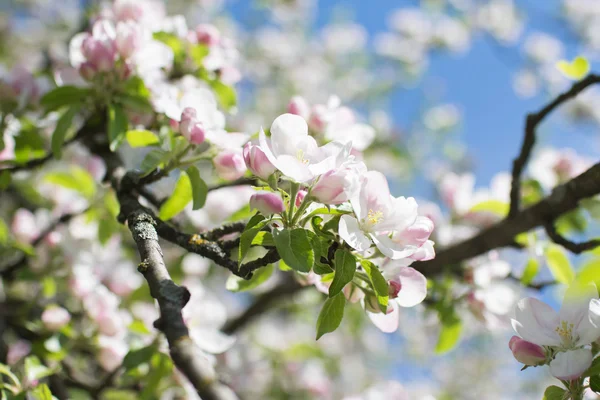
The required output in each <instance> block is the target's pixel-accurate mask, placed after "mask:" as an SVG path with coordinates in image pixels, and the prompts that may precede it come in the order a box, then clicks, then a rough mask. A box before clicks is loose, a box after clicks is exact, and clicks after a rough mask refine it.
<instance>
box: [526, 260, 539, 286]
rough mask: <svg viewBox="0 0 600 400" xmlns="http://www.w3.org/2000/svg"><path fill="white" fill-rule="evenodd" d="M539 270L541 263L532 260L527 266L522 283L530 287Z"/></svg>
mask: <svg viewBox="0 0 600 400" xmlns="http://www.w3.org/2000/svg"><path fill="white" fill-rule="evenodd" d="M539 269H540V262H539V261H538V260H537V259H536V258H530V259H529V261H527V264H526V265H525V269H524V270H523V275H521V283H522V284H523V285H525V286H527V285H529V284H530V283H531V282H532V281H533V278H535V276H536V275H537V273H538V271H539Z"/></svg>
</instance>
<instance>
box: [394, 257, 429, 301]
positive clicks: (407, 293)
mask: <svg viewBox="0 0 600 400" xmlns="http://www.w3.org/2000/svg"><path fill="white" fill-rule="evenodd" d="M398 278H399V279H400V283H401V284H402V288H401V289H400V292H398V297H396V302H397V303H398V305H400V307H414V306H416V305H417V304H419V303H421V302H422V301H423V300H425V296H427V278H425V277H424V276H423V274H421V273H420V272H419V271H417V270H416V269H414V268H410V267H405V268H402V269H401V270H400V273H399V274H398Z"/></svg>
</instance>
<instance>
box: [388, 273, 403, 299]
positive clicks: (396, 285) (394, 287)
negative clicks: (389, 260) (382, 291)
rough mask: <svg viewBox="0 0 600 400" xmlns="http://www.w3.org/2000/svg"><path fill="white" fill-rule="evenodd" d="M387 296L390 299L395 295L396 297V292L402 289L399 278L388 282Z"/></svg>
mask: <svg viewBox="0 0 600 400" xmlns="http://www.w3.org/2000/svg"><path fill="white" fill-rule="evenodd" d="M388 283H389V285H390V286H389V296H390V299H395V298H396V297H398V293H400V290H401V289H402V282H400V279H397V278H395V279H392V280H390V281H389V282H388Z"/></svg>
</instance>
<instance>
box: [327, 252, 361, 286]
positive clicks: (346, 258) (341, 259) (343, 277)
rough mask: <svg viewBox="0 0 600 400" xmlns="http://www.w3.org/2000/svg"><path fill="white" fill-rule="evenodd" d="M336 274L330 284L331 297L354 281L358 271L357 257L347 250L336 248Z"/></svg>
mask: <svg viewBox="0 0 600 400" xmlns="http://www.w3.org/2000/svg"><path fill="white" fill-rule="evenodd" d="M333 261H334V266H335V275H334V277H333V282H331V286H329V297H333V296H335V295H336V294H338V293H339V292H341V291H342V289H344V286H346V284H348V283H349V282H351V281H352V278H354V272H356V257H354V255H353V254H352V253H350V252H349V251H347V250H342V249H339V250H336V252H335V257H334V259H333Z"/></svg>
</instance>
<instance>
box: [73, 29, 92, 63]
mask: <svg viewBox="0 0 600 400" xmlns="http://www.w3.org/2000/svg"><path fill="white" fill-rule="evenodd" d="M88 36H90V34H89V33H85V32H82V33H78V34H76V35H75V36H73V37H72V38H71V41H70V42H69V62H70V63H71V66H72V67H73V68H79V66H80V65H81V64H83V63H84V62H85V60H86V58H85V56H84V55H83V53H82V52H81V45H82V44H83V41H84V39H85V38H87V37H88Z"/></svg>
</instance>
